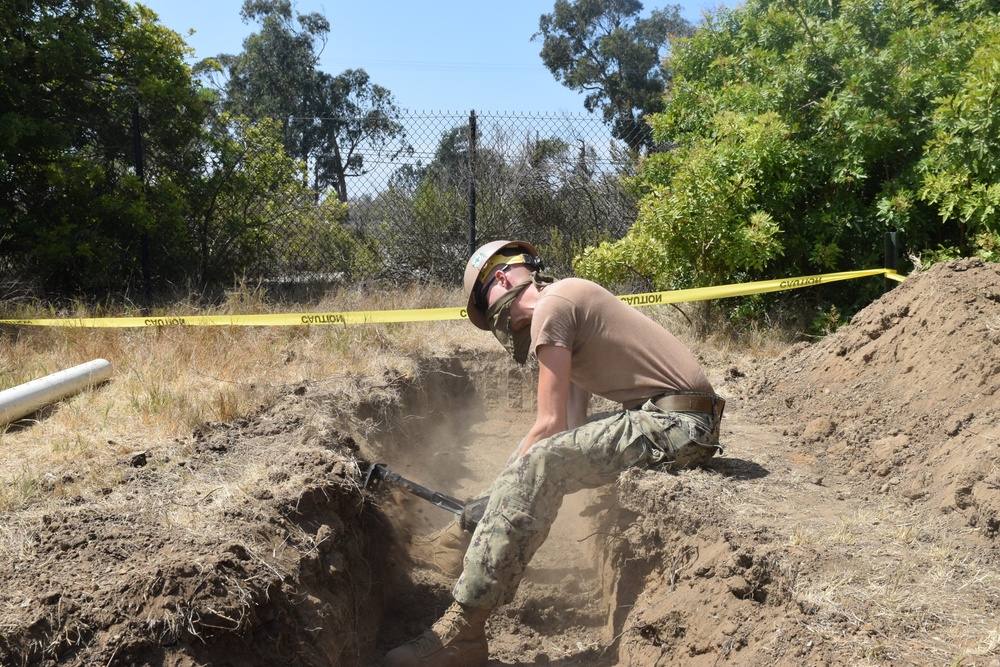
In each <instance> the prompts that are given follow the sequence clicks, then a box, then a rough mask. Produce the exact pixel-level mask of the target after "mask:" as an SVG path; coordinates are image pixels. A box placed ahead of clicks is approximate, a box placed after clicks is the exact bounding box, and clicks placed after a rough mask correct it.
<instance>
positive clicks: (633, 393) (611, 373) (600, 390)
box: [531, 278, 714, 408]
mask: <svg viewBox="0 0 1000 667" xmlns="http://www.w3.org/2000/svg"><path fill="white" fill-rule="evenodd" d="M539 345H558V346H560V347H564V348H566V349H568V350H570V351H571V352H572V353H573V366H572V371H571V380H572V381H573V383H574V384H576V385H577V386H579V387H581V388H583V389H585V390H587V391H589V392H590V393H591V394H595V395H597V396H603V397H604V398H607V399H609V400H612V401H616V402H618V403H621V404H622V405H623V406H624V407H626V408H634V407H638V406H640V405H642V403H643V402H644V401H645V400H646V399H649V398H652V397H654V396H657V395H659V394H662V393H664V392H670V391H697V392H706V393H714V390H713V389H712V385H711V384H710V383H709V381H708V378H707V377H705V373H704V371H702V369H701V366H700V365H699V364H698V361H697V360H696V359H695V358H694V355H692V354H691V352H690V350H688V349H687V347H685V346H684V344H683V343H682V342H680V341H679V340H677V338H676V337H675V336H674V335H673V334H671V333H670V332H669V331H667V330H666V329H664V328H663V327H662V326H660V325H659V324H657V323H656V322H654V321H653V320H651V319H649V318H648V317H646V316H645V315H643V314H642V313H641V312H639V311H638V310H637V309H635V308H633V307H632V306H629V305H628V304H626V303H624V302H623V301H621V300H620V299H618V298H617V297H616V296H615V295H613V294H612V293H611V292H609V291H608V290H606V289H604V288H603V287H601V286H600V285H598V284H597V283H593V282H591V281H589V280H582V279H580V278H566V279H564V280H559V281H556V282H555V283H553V284H551V285H549V286H547V287H546V288H545V289H543V290H542V292H541V295H540V296H539V299H538V302H537V303H536V304H535V310H534V313H533V314H532V318H531V349H532V351H533V352H534V351H535V350H536V349H537V348H538V346H539Z"/></svg>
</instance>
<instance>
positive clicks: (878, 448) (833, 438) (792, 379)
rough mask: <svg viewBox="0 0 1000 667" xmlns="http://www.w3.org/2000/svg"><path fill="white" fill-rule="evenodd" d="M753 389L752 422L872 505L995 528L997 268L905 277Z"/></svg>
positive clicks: (961, 264) (998, 502)
mask: <svg viewBox="0 0 1000 667" xmlns="http://www.w3.org/2000/svg"><path fill="white" fill-rule="evenodd" d="M761 371H762V374H763V377H762V378H761V379H760V380H759V381H757V382H756V383H752V384H751V386H750V387H749V391H748V396H749V397H750V400H751V401H753V402H754V403H755V404H756V408H757V410H758V417H760V418H764V419H767V418H772V417H773V418H781V419H782V420H784V419H786V418H788V417H789V416H791V417H792V419H793V420H792V421H791V422H790V423H789V428H788V435H790V436H793V437H795V438H798V439H799V440H800V441H801V442H802V445H803V446H804V447H805V448H808V450H809V451H810V453H811V454H812V455H814V456H817V457H820V458H822V459H823V460H824V463H825V464H826V465H827V466H830V467H837V468H841V469H844V470H847V471H849V472H850V473H851V474H852V475H853V477H854V480H855V484H856V485H857V488H858V490H859V491H863V492H864V493H866V494H867V496H868V497H871V496H873V495H874V494H878V493H883V494H886V493H887V494H892V495H894V496H897V497H900V498H902V499H903V500H905V501H920V502H921V503H925V504H930V505H932V506H933V507H935V508H937V509H939V510H940V511H942V512H948V513H950V512H955V513H956V514H957V515H960V516H961V517H962V519H963V520H965V521H967V522H968V524H969V525H970V526H973V527H975V528H976V529H977V530H978V531H979V532H981V533H982V534H983V535H984V536H986V537H995V536H996V533H997V530H998V528H1000V514H998V510H1000V486H998V485H1000V468H998V465H997V443H998V437H1000V433H998V431H997V422H998V415H1000V400H998V399H997V398H996V393H997V391H998V389H1000V267H998V266H997V265H995V264H989V265H987V264H984V263H983V262H981V261H979V260H974V259H966V260H960V261H956V262H951V263H947V264H939V265H936V266H934V267H932V268H931V269H930V270H928V271H927V272H924V273H918V274H915V275H914V276H912V277H910V278H908V279H907V280H906V281H905V282H904V283H902V284H901V285H899V286H898V287H896V288H895V289H893V290H892V291H891V292H889V293H888V294H887V295H885V297H884V298H882V299H880V300H879V301H878V302H876V303H874V304H872V305H871V306H869V307H867V308H865V309H864V310H862V311H861V312H859V313H858V314H857V315H856V316H855V317H854V318H853V320H852V321H851V323H850V326H847V327H843V328H841V329H840V330H839V331H837V332H836V333H835V334H833V335H832V336H829V337H828V338H826V339H824V340H822V341H821V342H819V343H817V344H815V345H798V346H796V347H795V348H793V349H792V350H790V351H789V352H788V353H787V354H785V355H783V356H782V357H781V358H780V359H779V360H777V361H776V362H775V363H773V364H771V365H770V366H768V367H766V368H763V369H761Z"/></svg>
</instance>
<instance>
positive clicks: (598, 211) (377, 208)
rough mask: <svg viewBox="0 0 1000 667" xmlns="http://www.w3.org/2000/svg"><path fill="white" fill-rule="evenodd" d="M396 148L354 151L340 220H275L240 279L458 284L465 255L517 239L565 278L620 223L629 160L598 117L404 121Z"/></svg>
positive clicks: (627, 207)
mask: <svg viewBox="0 0 1000 667" xmlns="http://www.w3.org/2000/svg"><path fill="white" fill-rule="evenodd" d="M398 120H399V122H400V124H401V126H402V128H403V131H402V133H401V134H400V136H399V137H398V139H399V140H400V141H399V142H398V143H394V144H392V145H387V144H386V143H385V142H382V143H380V144H378V145H365V144H364V143H363V142H362V143H360V144H359V145H358V146H357V150H356V152H355V153H354V164H353V165H352V169H350V170H348V171H347V178H345V181H344V184H343V187H342V192H341V196H343V194H346V197H347V199H346V200H347V202H348V203H349V205H350V208H349V213H348V214H347V217H346V219H344V220H343V221H342V222H341V223H340V224H339V225H336V226H330V225H326V226H325V227H323V226H322V225H317V224H316V222H315V221H313V220H311V213H310V211H309V210H308V209H299V214H298V215H296V216H289V217H287V218H285V219H283V220H280V221H277V222H276V223H275V225H276V226H275V229H274V230H273V231H274V234H273V235H272V239H274V241H273V242H274V244H275V247H274V248H273V249H272V252H269V253H266V254H264V255H262V256H261V257H260V261H257V262H256V263H254V264H253V265H252V266H251V269H250V271H249V272H248V275H247V277H248V278H250V279H252V280H259V281H263V282H266V283H270V284H290V283H291V284H294V283H350V282H358V281H366V280H372V281H379V282H385V281H389V282H393V283H399V282H412V281H414V280H435V281H441V282H444V283H446V284H457V283H459V282H460V281H461V275H462V270H463V268H464V266H465V262H466V260H467V258H468V257H469V256H470V255H471V253H472V251H473V250H474V249H475V248H477V247H478V246H479V245H481V244H482V243H485V242H487V241H490V240H494V239H500V238H510V239H515V238H517V239H525V240H528V241H531V242H532V243H534V244H535V245H536V246H537V247H538V248H539V250H540V252H541V253H542V254H543V258H544V259H545V262H546V265H547V268H548V269H549V271H551V272H552V273H554V274H556V275H568V274H569V273H570V271H571V262H572V258H573V256H574V255H576V254H578V253H579V252H580V251H581V250H582V249H583V248H584V247H585V246H587V245H592V244H596V243H599V242H600V241H603V240H611V239H617V238H620V237H621V236H623V235H624V234H625V233H626V232H627V231H628V229H629V228H630V227H631V225H632V223H633V222H634V220H635V216H636V198H635V196H634V195H633V194H631V193H630V192H629V191H628V190H627V189H626V187H625V185H624V179H625V178H627V177H629V176H632V175H634V173H635V169H636V158H635V156H634V154H631V153H630V152H629V150H628V149H627V147H626V144H625V142H623V141H620V140H618V139H615V138H613V137H612V136H611V133H610V130H609V128H608V127H607V126H606V125H604V123H603V122H601V120H600V119H599V118H598V117H595V116H590V115H586V116H581V115H545V114H522V115H512V114H476V113H475V112H471V113H456V114H443V113H440V114H437V113H405V114H403V115H402V116H401V117H400V118H399V119H398Z"/></svg>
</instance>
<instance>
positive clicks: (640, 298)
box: [0, 269, 904, 329]
mask: <svg viewBox="0 0 1000 667" xmlns="http://www.w3.org/2000/svg"><path fill="white" fill-rule="evenodd" d="M881 274H885V275H886V277H888V278H891V279H893V280H898V281H902V280H903V279H904V278H903V276H900V275H899V274H897V273H896V272H895V271H892V270H891V269H868V270H865V271H844V272H841V273H824V274H820V275H815V276H802V277H799V278H781V279H777V280H761V281H758V282H752V283H740V284H736V285H722V286H718V287H696V288H694V289H684V290H672V291H668V292H649V293H646V294H629V295H626V296H619V297H618V298H619V299H621V300H622V301H624V302H625V303H627V304H629V305H632V306H654V305H658V304H666V303H684V302H688V301H704V300H706V299H725V298H728V297H733V296H745V295H747V294H761V293H764V292H779V291H782V290H790V289H798V288H800V287H813V286H815V285H822V284H825V283H832V282H837V281H839V280H849V279H851V278H865V277H868V276H876V275H881ZM467 317H468V314H467V313H466V312H465V308H417V309H410V310H370V311H351V312H339V313H337V312H333V313H275V314H266V315H176V316H162V317H69V318H53V319H23V320H0V324H16V325H22V326H34V327H80V328H90V329H96V328H117V329H125V328H141V327H185V326H202V327H205V326H208V327H218V326H235V327H244V326H245V327H287V326H310V325H329V324H343V325H347V324H385V323H402V322H437V321H444V320H462V319H466V318H467Z"/></svg>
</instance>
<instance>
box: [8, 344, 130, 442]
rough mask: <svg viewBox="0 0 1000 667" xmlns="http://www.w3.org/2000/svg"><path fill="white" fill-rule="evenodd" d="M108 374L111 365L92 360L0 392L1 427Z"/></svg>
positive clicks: (96, 382) (97, 382) (95, 382)
mask: <svg viewBox="0 0 1000 667" xmlns="http://www.w3.org/2000/svg"><path fill="white" fill-rule="evenodd" d="M110 377H111V364H110V363H108V362H107V361H105V360H104V359H94V360H93V361H88V362H87V363H85V364H80V365H79V366H73V368H67V369H66V370H64V371H59V372H58V373H53V374H52V375H46V376H45V377H42V378H38V379H37V380H32V381H31V382H26V383H25V384H21V385H18V386H16V387H11V388H10V389H4V390H3V391H0V426H6V425H7V424H9V423H11V422H12V421H14V420H17V419H20V418H21V417H25V416H27V415H30V414H31V413H33V412H37V411H38V410H39V409H41V408H44V407H45V406H46V405H49V404H50V403H55V402H56V401H58V400H61V399H63V398H66V397H67V396H70V395H72V394H75V393H76V392H78V391H80V390H81V389H86V388H87V387H92V386H94V385H98V384H101V383H102V382H104V381H106V380H107V379H108V378H110Z"/></svg>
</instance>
